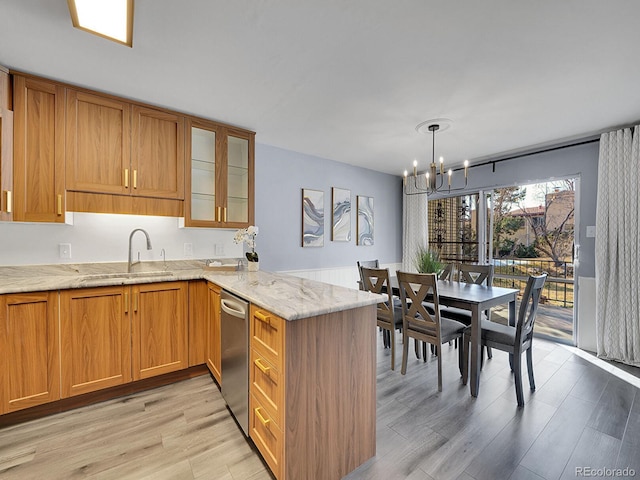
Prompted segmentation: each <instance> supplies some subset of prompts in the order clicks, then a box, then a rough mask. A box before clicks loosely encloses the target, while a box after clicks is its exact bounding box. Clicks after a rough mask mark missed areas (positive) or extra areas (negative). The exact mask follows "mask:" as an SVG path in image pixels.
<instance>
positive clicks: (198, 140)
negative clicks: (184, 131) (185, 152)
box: [191, 127, 216, 222]
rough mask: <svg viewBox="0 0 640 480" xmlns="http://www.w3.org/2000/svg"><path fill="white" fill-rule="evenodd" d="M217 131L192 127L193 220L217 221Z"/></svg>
mask: <svg viewBox="0 0 640 480" xmlns="http://www.w3.org/2000/svg"><path fill="white" fill-rule="evenodd" d="M215 212H216V132H215V131H211V130H204V129H202V128H197V127H192V128H191V220H199V221H208V222H215V221H216V216H215Z"/></svg>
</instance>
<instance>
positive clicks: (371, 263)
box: [356, 258, 380, 286]
mask: <svg viewBox="0 0 640 480" xmlns="http://www.w3.org/2000/svg"><path fill="white" fill-rule="evenodd" d="M356 264H357V265H358V275H360V282H361V283H360V285H362V286H363V283H364V282H363V280H362V270H360V269H361V268H362V267H366V268H380V261H379V260H378V259H377V258H376V259H375V260H359V261H357V262H356Z"/></svg>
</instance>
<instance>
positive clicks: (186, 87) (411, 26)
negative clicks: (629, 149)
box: [0, 0, 640, 175]
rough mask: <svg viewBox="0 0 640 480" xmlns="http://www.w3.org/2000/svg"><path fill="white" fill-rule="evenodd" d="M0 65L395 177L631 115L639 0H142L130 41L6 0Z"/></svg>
mask: <svg viewBox="0 0 640 480" xmlns="http://www.w3.org/2000/svg"><path fill="white" fill-rule="evenodd" d="M0 18H1V19H3V21H2V27H0V64H2V65H5V66H8V67H9V68H12V69H15V70H20V71H24V72H31V73H36V74H39V75H42V76H45V77H50V78H54V79H59V80H63V81H66V82H69V83H73V84H76V85H81V86H87V87H90V88H93V89H95V90H100V91H104V92H109V93H113V94H116V95H121V96H125V97H128V98H133V99H137V100H141V101H145V102H148V103H152V104H156V105H160V106H165V107H168V108H171V109H175V110H179V111H183V112H187V113H192V114H196V115H201V116H204V117H208V118H213V119H216V120H219V121H223V122H226V123H231V124H234V125H238V126H241V127H244V128H248V129H251V130H254V131H256V132H257V137H256V141H257V142H259V143H262V144H267V145H273V146H277V147H281V148H285V149H289V150H293V151H297V152H302V153H306V154H311V155H315V156H318V157H323V158H329V159H332V160H336V161H339V162H344V163H348V164H353V165H358V166H362V167H366V168H371V169H374V170H378V171H382V172H387V173H392V174H397V175H401V174H402V171H403V170H404V169H405V168H407V167H409V166H410V165H411V162H412V161H413V159H414V158H417V159H418V161H419V162H421V166H422V168H424V167H425V166H426V162H427V161H430V160H431V138H430V136H425V135H421V134H419V133H417V132H416V130H415V127H416V125H418V124H419V123H421V122H423V121H425V120H428V119H432V118H441V117H444V118H448V119H450V120H451V121H452V122H451V128H449V129H448V130H447V131H444V132H441V133H439V134H438V135H437V137H436V155H438V156H439V155H443V156H444V157H445V161H446V162H447V163H449V164H454V165H459V164H461V163H462V161H463V160H464V159H466V158H468V159H469V160H470V161H471V164H473V163H474V162H476V163H477V162H480V161H484V160H487V159H490V158H499V157H501V156H505V155H507V154H513V153H519V152H522V151H530V150H534V149H537V148H541V147H543V146H549V145H556V144H559V143H564V142H567V141H569V140H574V139H581V138H584V137H589V136H593V135H594V134H597V133H599V132H601V131H605V130H609V129H612V128H613V127H616V126H622V125H629V124H634V123H638V121H639V120H640V62H638V61H637V59H636V55H635V54H634V53H633V48H635V47H637V46H638V45H640V28H639V27H638V18H640V2H638V1H637V0H626V1H621V0H607V1H602V0H563V1H558V0H538V1H535V2H532V1H513V0H483V1H477V0H458V1H443V0H440V1H435V0H349V1H344V0H323V1H319V0H314V1H311V0H234V1H225V0H188V1H178V0H136V4H135V15H134V35H133V48H128V47H124V46H122V45H119V44H116V43H113V42H110V41H108V40H105V39H103V38H100V37H97V36H93V35H90V34H88V33H86V32H83V31H81V30H77V29H74V28H73V27H72V25H71V18H70V16H69V10H68V8H67V2H66V0H2V1H1V2H0Z"/></svg>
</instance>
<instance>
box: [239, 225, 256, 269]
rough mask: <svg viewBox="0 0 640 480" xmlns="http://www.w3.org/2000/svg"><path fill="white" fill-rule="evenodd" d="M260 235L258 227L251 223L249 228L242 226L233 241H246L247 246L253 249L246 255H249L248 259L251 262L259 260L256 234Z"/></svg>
mask: <svg viewBox="0 0 640 480" xmlns="http://www.w3.org/2000/svg"><path fill="white" fill-rule="evenodd" d="M257 235H258V227H256V226H254V225H251V226H249V227H247V228H241V229H240V230H238V231H237V232H236V234H235V235H234V237H233V241H234V242H235V243H242V242H244V243H246V244H247V246H248V247H249V248H250V249H251V251H250V252H247V253H246V254H245V255H246V256H247V260H249V261H250V262H257V261H258V253H257V252H256V236H257Z"/></svg>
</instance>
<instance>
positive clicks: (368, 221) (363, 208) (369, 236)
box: [358, 195, 373, 245]
mask: <svg viewBox="0 0 640 480" xmlns="http://www.w3.org/2000/svg"><path fill="white" fill-rule="evenodd" d="M358 245H373V197H363V196H360V195H358Z"/></svg>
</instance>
